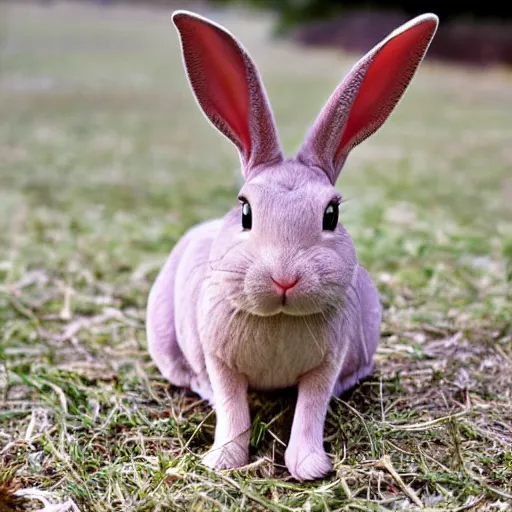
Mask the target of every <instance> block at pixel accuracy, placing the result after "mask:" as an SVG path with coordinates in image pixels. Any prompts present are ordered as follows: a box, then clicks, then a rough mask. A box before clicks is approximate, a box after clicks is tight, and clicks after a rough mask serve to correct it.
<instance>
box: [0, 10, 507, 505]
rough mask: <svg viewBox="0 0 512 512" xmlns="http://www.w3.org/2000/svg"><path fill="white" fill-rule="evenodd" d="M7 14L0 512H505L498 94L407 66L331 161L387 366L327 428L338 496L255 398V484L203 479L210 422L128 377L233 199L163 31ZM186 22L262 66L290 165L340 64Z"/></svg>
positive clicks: (107, 14)
mask: <svg viewBox="0 0 512 512" xmlns="http://www.w3.org/2000/svg"><path fill="white" fill-rule="evenodd" d="M2 9H3V12H2V21H3V25H2V27H3V30H2V46H1V53H0V72H1V73H0V95H1V98H0V162H1V170H0V173H1V174H0V179H1V189H0V283H1V284H0V286H1V288H0V293H1V295H0V340H1V341H0V484H1V485H0V489H1V490H0V496H3V498H0V501H1V503H0V510H4V509H5V510H8V508H7V507H8V505H7V501H8V500H9V498H8V496H9V495H11V494H12V492H14V491H15V490H16V489H18V491H19V494H23V493H27V492H29V491H27V489H29V490H30V489H32V491H31V494H32V495H34V493H36V494H37V492H36V491H33V489H37V490H38V491H39V494H38V495H37V496H39V498H40V499H35V500H31V501H26V503H27V504H28V506H30V507H32V509H35V508H41V507H42V506H43V504H44V502H42V501H41V497H44V498H45V499H46V500H47V503H53V504H59V503H61V504H66V503H67V504H68V505H71V504H76V507H78V509H79V510H81V511H82V512H84V511H111V510H122V511H146V510H147V511H157V510H162V511H163V510H170V511H182V510H183V511H189V510H231V511H239V510H242V511H244V510H247V511H249V510H251V511H252V510H272V511H281V510H286V511H291V510H296V511H302V510H306V511H308V510H309V511H331V510H375V511H377V510H411V509H414V508H417V507H425V509H429V510H451V509H454V510H470V509H474V510H507V509H510V507H511V505H510V503H512V501H511V500H512V484H511V481H512V338H511V332H510V325H511V324H510V322H511V317H512V307H511V288H512V287H511V280H512V175H511V174H510V169H511V166H512V145H511V143H510V141H511V140H512V118H511V116H510V112H511V111H512V73H510V71H507V70H504V69H485V70H482V69H463V68H460V69H457V68H455V67H454V66H449V67H448V66H445V65H440V64H436V63H435V62H425V63H424V65H422V67H421V68H420V71H419V73H418V75H417V77H416V79H415V80H414V82H413V84H412V86H411V88H410V90H409V91H408V93H407V95H406V97H405V99H404V100H403V101H402V102H401V103H400V105H399V107H398V109H397V111H396V113H395V114H394V115H393V117H392V118H391V119H390V121H389V122H388V123H387V125H385V127H384V128H382V130H381V131H380V132H379V133H378V134H376V135H375V136H374V137H373V138H371V139H370V140H368V141H366V142H365V143H364V144H363V145H362V146H360V147H359V148H358V149H356V150H355V151H354V152H353V154H352V155H351V156H350V158H349V160H348V162H347V165H346V166H345V169H344V171H343V174H342V178H341V179H340V181H339V183H338V188H339V190H340V191H341V192H342V194H343V196H344V198H345V203H344V205H343V208H342V214H341V216H342V221H343V223H344V224H345V225H346V227H347V229H348V231H349V232H350V234H351V235H352V237H353V239H354V242H355V245H356V248H357V252H358V255H359V258H360V260H361V262H362V263H363V264H364V265H365V266H366V267H367V268H368V269H369V271H370V273H371V275H372V276H373V278H374V280H375V282H376V283H377V285H378V288H379V291H380V293H381V298H382V302H383V304H384V308H385V312H384V321H383V324H382V343H381V345H380V347H379V350H378V353H377V356H376V363H377V368H376V371H375V373H374V375H373V376H372V377H371V378H369V379H368V380H367V381H365V382H364V383H362V384H361V385H360V386H359V387H358V388H357V389H355V390H354V391H353V392H351V393H349V394H347V395H346V396H344V397H342V399H341V400H333V402H332V404H331V408H330V412H329V415H328V418H327V423H326V429H325V435H326V448H327V449H328V450H329V452H330V453H332V454H333V458H334V465H335V473H334V474H333V475H331V476H330V477H329V478H326V479H324V480H322V481H318V482H314V483H309V484H299V483H297V482H295V481H293V480H292V479H291V478H290V477H289V475H288V473H287V471H286V468H285V467H284V461H283V452H284V446H285V443H286V441H287V436H288V433H289V428H290V417H291V413H292V412H293V392H289V393H277V394H275V395H268V396H264V395H261V394H254V395H253V396H252V399H251V400H252V401H251V408H252V413H253V417H254V430H253V433H252V448H251V456H252V463H251V465H250V466H249V467H247V468H243V469H240V470H237V471H232V472H226V473H220V472H219V473H214V472H212V471H209V470H208V469H207V468H205V467H204V466H203V465H201V463H200V458H199V456H200V455H201V454H202V453H204V452H205V451H206V450H207V449H208V447H209V445H210V443H211V442H212V439H213V429H214V422H215V418H214V414H213V413H212V412H211V410H210V409H209V407H208V406H207V405H206V404H205V403H203V402H201V401H200V400H199V399H198V397H196V396H194V395H191V394H187V393H186V392H184V391H182V390H179V389H174V388H172V387H171V386H170V385H168V384H167V383H166V382H165V381H164V380H163V379H162V377H161V376H160V375H159V373H158V371H157V370H156V367H155V365H154V364H153V363H152V362H151V360H150V358H149V357H148V354H147V349H146V340H145V332H144V315H145V306H146V299H147V295H148V291H149V288H150V286H151V284H152V281H153V280H154V278H155V276H156V273H157V272H158V270H159V268H160V266H161V265H162V263H163V262H164V260H165V258H166V256H167V254H168V252H169V251H170V249H171V248H172V247H173V245H174V243H175V242H176V241H177V240H178V239H179V237H180V236H181V235H182V234H183V232H184V231H185V230H186V229H187V228H188V227H189V226H191V225H193V224H195V223H196V222H198V221H200V220H203V219H207V218H210V217H214V216H219V215H222V214H223V213H224V212H225V211H227V209H228V208H230V207H231V206H232V205H233V204H236V196H237V187H238V185H239V183H240V181H239V177H238V170H237V169H238V161H237V155H236V152H235V150H234V148H233V146H231V145H230V143H229V142H226V141H224V140H223V139H222V138H221V137H220V136H219V135H218V134H217V133H215V132H214V130H213V129H212V128H211V127H210V126H209V125H208V124H207V122H206V121H205V120H204V119H203V117H202V115H201V114H200V113H199V110H198V109H197V107H196V104H195V102H194V100H193V98H192V96H191V93H190V92H189V90H188V85H187V81H186V79H185V75H184V73H183V69H182V63H181V59H180V56H179V49H178V41H177V36H176V33H175V30H174V28H173V26H172V24H171V22H170V15H169V12H168V11H165V10H155V11H148V10H143V9H137V8H126V7H111V8H102V7H99V6H85V5H80V4H74V5H66V4H60V3H56V4H53V5H52V6H46V7H43V6H40V7H38V6H34V5H32V6H30V5H28V4H27V5H23V4H18V2H16V5H15V4H14V3H13V4H11V5H10V6H6V5H5V4H4V5H3V6H2ZM202 12H204V13H206V14H207V15H211V16H212V17H214V18H215V19H216V20H218V21H220V22H221V23H223V24H225V25H226V26H228V27H229V28H230V29H231V30H232V31H233V32H234V33H236V34H237V35H239V36H240V37H241V39H242V40H243V41H244V44H245V45H246V46H247V48H248V49H249V51H250V52H251V53H252V55H253V56H254V57H255V60H256V61H257V62H258V63H259V65H260V68H261V70H262V74H263V77H264V80H265V83H266V84H267V89H268V92H269V96H270V98H271V101H272V103H273V106H274V110H275V114H276V117H277V122H278V125H279V129H280V133H281V138H282V141H283V142H284V145H285V147H286V150H287V151H288V152H289V153H291V152H292V151H294V150H295V149H296V148H297V147H298V146H299V144H300V142H301V140H302V138H303V136H304V134H305V132H306V130H307V127H308V125H309V124H310V123H311V121H312V120H313V119H314V117H315V115H316V113H317V112H318V110H319V109H320V107H321V105H322V104H323V102H324V101H325V99H326V98H327V96H328V95H329V94H330V92H331V91H332V89H333V88H334V86H335V85H336V84H337V82H338V81H339V79H340V78H341V77H342V76H343V74H344V73H345V72H346V71H347V70H348V69H349V67H350V65H351V64H352V63H353V62H354V61H355V60H356V59H357V58H358V57H359V56H356V55H347V54H342V53H340V52H336V51H330V52H326V51H318V50H307V49H304V48H298V47H295V46H293V45H291V44H289V43H287V42H286V41H282V40H272V39H271V38H270V37H269V35H268V29H269V20H268V19H266V18H264V17H262V16H259V15H256V14H255V13H249V14H247V13H233V12H229V13H215V12H209V11H207V10H206V11H202ZM29 494H30V492H29ZM18 501H19V502H20V501H21V500H18ZM11 503H13V502H11ZM13 506H14V505H13ZM2 507H3V508H2ZM66 508H67V505H66ZM47 509H48V510H49V508H47Z"/></svg>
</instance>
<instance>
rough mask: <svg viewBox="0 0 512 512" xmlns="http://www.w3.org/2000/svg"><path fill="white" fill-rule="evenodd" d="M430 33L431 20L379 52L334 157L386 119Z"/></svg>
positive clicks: (418, 59) (356, 142)
mask: <svg viewBox="0 0 512 512" xmlns="http://www.w3.org/2000/svg"><path fill="white" fill-rule="evenodd" d="M431 35H432V23H420V24H418V25H417V26H415V27H412V28H410V29H408V30H407V31H405V32H403V33H402V34H400V35H398V36H396V37H395V38H393V39H391V40H390V41H389V42H388V43H386V44H385V45H384V47H383V48H382V49H380V50H379V51H378V53H377V55H376V56H375V57H374V59H375V60H374V62H373V63H372V64H371V65H370V68H369V69H368V71H367V72H366V74H365V77H364V79H363V83H362V85H361V87H360V89H359V92H358V94H357V97H356V99H355V101H354V103H353V105H352V108H351V109H350V115H349V119H348V121H347V124H346V126H345V130H344V131H343V136H342V138H341V142H340V145H339V146H338V149H337V151H336V159H338V158H339V157H340V156H341V155H342V154H343V153H346V152H348V151H350V149H351V148H352V147H353V146H355V145H356V144H358V143H359V142H361V141H362V140H364V139H365V138H366V137H368V136H370V135H371V134H372V133H374V132H375V130H377V129H378V128H379V126H381V125H382V123H383V122H384V121H385V120H386V119H387V117H388V116H389V114H390V113H391V111H392V110H393V108H394V107H395V105H396V104H397V103H398V101H399V100H400V98H401V96H402V94H403V93H404V91H405V89H406V88H407V86H408V85H409V82H410V81H411V79H412V76H413V74H414V72H415V71H416V68H417V67H418V65H419V63H420V61H421V58H422V56H423V52H424V50H425V47H426V45H427V44H428V43H429V41H430V37H431Z"/></svg>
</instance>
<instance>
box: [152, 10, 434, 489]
mask: <svg viewBox="0 0 512 512" xmlns="http://www.w3.org/2000/svg"><path fill="white" fill-rule="evenodd" d="M173 20H174V23H175V25H176V26H177V28H178V31H179V33H180V36H181V42H182V48H183V55H184V61H185V66H186V69H187V73H188V76H189V80H190V84H191V87H192V89H193V91H194V93H195V95H196V98H197V100H198V103H199V105H200V107H201V108H202V109H203V112H204V113H205V115H206V116H207V118H208V119H209V120H210V121H211V122H212V124H213V125H214V126H215V127H217V128H218V129H219V130H220V131H221V132H222V133H223V134H224V135H226V136H227V137H228V138H229V139H230V140H231V141H232V142H233V143H234V144H235V145H236V146H237V148H238V150H239V153H240V161H241V168H242V174H243V176H244V178H245V183H244V185H243V186H242V189H241V190H240V198H242V201H243V202H245V203H248V204H249V205H250V211H251V215H250V217H251V222H252V224H251V225H250V227H249V228H247V227H246V228H245V229H244V228H243V226H242V220H241V219H242V206H238V207H236V208H233V209H232V210H231V211H230V212H228V213H227V214H226V216H225V217H224V218H223V219H219V220H212V221H207V222H204V223H202V224H200V225H198V226H196V227H194V228H192V229H190V230H189V231H188V232H187V233H186V234H185V235H184V236H183V238H182V239H181V240H180V241H179V242H178V244H177V245H176V246H175V247H174V249H173V250H172V252H171V254H170V256H169V259H168V260H167V262H166V264H165V266H164V267H163V269H162V270H161V272H160V273H159V275H158V277H157V279H156V281H155V283H154V285H153V288H152V290H151V292H150V295H149V300H148V309H147V337H148V345H149V351H150V354H151V356H152V358H153V359H154V361H155V363H156V364H157V366H158V368H159V369H160V371H161V372H162V374H163V375H164V376H165V378H167V379H168V380H169V381H170V382H171V383H172V384H174V385H176V386H183V387H187V388H190V389H191V390H193V391H195V392H196V393H198V394H199V395H200V396H201V397H203V398H204V399H206V400H208V401H209V402H210V403H211V404H212V405H213V406H214V407H215V409H216V414H217V426H216V431H215V442H214V446H213V447H212V449H211V450H210V451H209V452H208V453H207V454H206V456H205V457H204V459H203V460H204V462H205V463H206V464H207V465H209V466H210V467H213V468H219V469H223V468H232V467H237V466H241V465H244V464H246V463H247V462H248V447H249V435H250V427H251V423H250V417H249V406H248V400H247V391H248V388H253V389H279V388H285V387H290V386H298V398H297V406H296V410H295V416H294V421H293V426H292V432H291V436H290V441H289V444H288V448H287V450H286V454H285V460H286V465H287V467H288V469H289V471H290V472H291V474H292V475H293V476H294V477H295V478H297V479H299V480H307V479H313V478H318V477H321V476H324V475H325V474H327V473H328V472H329V471H330V470H331V468H332V463H331V460H330V459H329V457H328V456H327V455H326V453H325V451H324V448H323V426H324V421H325V415H326V411H327V407H328V404H329V400H330V398H331V396H332V395H339V394H340V393H342V392H343V391H345V390H347V389H349V388H351V387H352V386H354V385H355V384H357V383H358V381H359V380H360V379H362V378H364V377H365V376H367V375H368V374H369V373H370V372H371V371H372V369H373V355H374V353H375V350H376V348H377V345H378V342H379V328H380V321H381V305H380V301H379V296H378V293H377V290H376V288H375V286H374V284H373V283H372V280H371V278H370V276H369V274H368V272H367V271H366V270H365V269H364V268H363V267H362V266H361V265H359V264H358V261H357V256H356V251H355V248H354V245H353V243H352V241H351V239H350V237H349V235H348V233H347V232H346V230H345V228H344V227H343V226H342V225H341V224H340V223H338V222H337V220H336V219H335V222H336V223H335V224H334V225H333V230H332V231H331V230H330V229H325V226H324V225H323V220H324V219H325V215H327V210H326V208H328V207H329V205H330V204H334V205H336V204H337V203H339V201H340V199H341V198H340V196H339V194H338V192H337V191H336V189H335V183H336V180H337V177H338V175H339V172H340V170H341V167H342V166H343V164H344V162H345V159H346V157H347V154H348V153H349V151H350V150H351V149H352V148H353V147H354V146H355V145H357V144H358V143H360V142H361V141H362V140H364V139H365V138H367V137H368V136H369V135H371V134H372V133H373V132H375V131H376V130H377V129H378V128H379V127H380V126H381V125H382V124H383V123H384V121H385V120H386V119H387V117H388V116H389V115H390V113H391V111H392V110H393V108H394V107H395V105H396V104H397V102H398V101H399V100H400V98H401V96H402V95H403V93H404V92H405V90H406V88H407V86H408V84H409V82H410V80H411V79H412V77H413V75H414V73H415V71H416V69H417V67H418V65H419V64H420V62H421V60H422V58H423V56H424V54H425V52H426V50H427V48H428V45H429V44H430V41H431V39H432V37H433V35H434V33H435V31H436V28H437V21H438V20H437V17H436V16H435V15H432V14H427V15H423V16H420V17H418V18H416V19H415V20H412V21H411V22H409V23H408V24H406V25H404V26H403V27H401V28H400V29H398V30H397V31H395V32H394V33H393V34H391V35H390V36H389V37H388V38H387V39H386V40H385V41H383V42H382V43H381V44H380V45H378V46H377V47H375V48H374V49H373V50H372V51H371V52H369V53H368V54H367V55H366V56H365V57H364V58H363V59H361V60H360V61H359V62H358V63H357V64H356V65H355V66H354V67H353V68H352V70H351V71H350V73H349V74H348V76H347V77H346V78H345V80H344V81H343V82H342V83H341V85H340V86H339V87H338V88H337V89H336V91H335V92H334V93H333V95H332V96H331V98H330V99H329V100H328V102H327V104H326V106H325V107H324V109H323V110H322V112H321V114H320V116H319V118H318V119H317V121H316V122H315V124H314V125H313V127H312V129H311V131H310V133H309V135H308V137H307V139H306V141H305V143H304V144H303V146H302V148H301V149H300V151H299V153H298V155H297V157H296V158H293V159H285V158H284V157H283V154H282V151H281V147H280V144H279V140H278V137H277V131H276V129H275V125H274V121H273V117H272V113H271V109H270V106H269V104H268V100H267V97H266V94H265V91H264V89H263V84H262V82H261V79H260V77H259V74H258V72H257V69H256V67H255V65H254V63H253V62H252V61H251V59H250V57H249V56H248V54H247V52H246V51H245V50H244V48H243V47H242V46H241V44H240V43H238V42H237V41H236V39H235V38H234V37H233V36H232V35H231V34H229V33H228V32H227V31H225V29H223V28H221V27H219V26H218V25H216V24H214V23H212V22H210V21H208V20H206V19H204V18H202V17H200V16H198V15H196V14H193V13H189V12H186V11H177V12H176V13H175V14H174V16H173ZM244 211H245V210H244ZM331 211H332V210H331ZM244 215H245V219H247V218H248V217H247V214H246V213H244Z"/></svg>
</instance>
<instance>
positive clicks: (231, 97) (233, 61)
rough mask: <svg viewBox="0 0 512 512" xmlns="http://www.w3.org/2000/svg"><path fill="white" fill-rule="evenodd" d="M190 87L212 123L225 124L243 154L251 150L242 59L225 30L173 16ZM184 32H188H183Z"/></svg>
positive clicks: (247, 92)
mask: <svg viewBox="0 0 512 512" xmlns="http://www.w3.org/2000/svg"><path fill="white" fill-rule="evenodd" d="M175 22H176V24H177V25H178V26H179V28H180V31H181V32H182V33H183V35H184V36H185V37H183V42H184V47H183V52H184V53H185V58H186V60H187V61H188V63H189V66H188V72H189V77H190V81H191V84H192V87H193V88H194V90H195V92H196V96H197V98H198V101H199V103H200V104H201V107H202V108H203V110H204V111H205V113H206V114H207V115H208V116H209V117H210V118H211V119H212V120H213V122H214V124H217V123H222V122H223V121H224V122H225V123H226V124H227V125H228V128H229V130H230V131H231V132H232V133H231V138H232V140H234V142H235V143H236V144H237V146H239V147H240V146H241V147H240V149H241V150H242V152H243V153H244V155H245V156H246V157H248V155H250V153H251V136H250V132H249V119H248V116H249V91H248V88H247V78H246V72H245V62H244V58H243V56H242V54H241V52H240V51H239V50H238V48H237V47H236V46H235V45H233V42H232V41H231V39H230V38H229V36H228V35H227V34H225V33H224V32H222V31H220V30H219V29H217V28H215V27H212V26H210V25H208V24H206V23H204V22H202V21H200V20H197V19H191V18H187V17H186V16H177V17H176V19H175ZM187 33H188V34H187Z"/></svg>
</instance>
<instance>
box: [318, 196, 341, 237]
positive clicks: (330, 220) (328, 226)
mask: <svg viewBox="0 0 512 512" xmlns="http://www.w3.org/2000/svg"><path fill="white" fill-rule="evenodd" d="M339 214H340V209H339V206H338V203H334V202H331V203H329V204H328V205H327V208H326V209H325V211H324V220H323V223H322V229H323V230H324V231H334V230H335V229H336V226H337V225H338V217H339Z"/></svg>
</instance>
